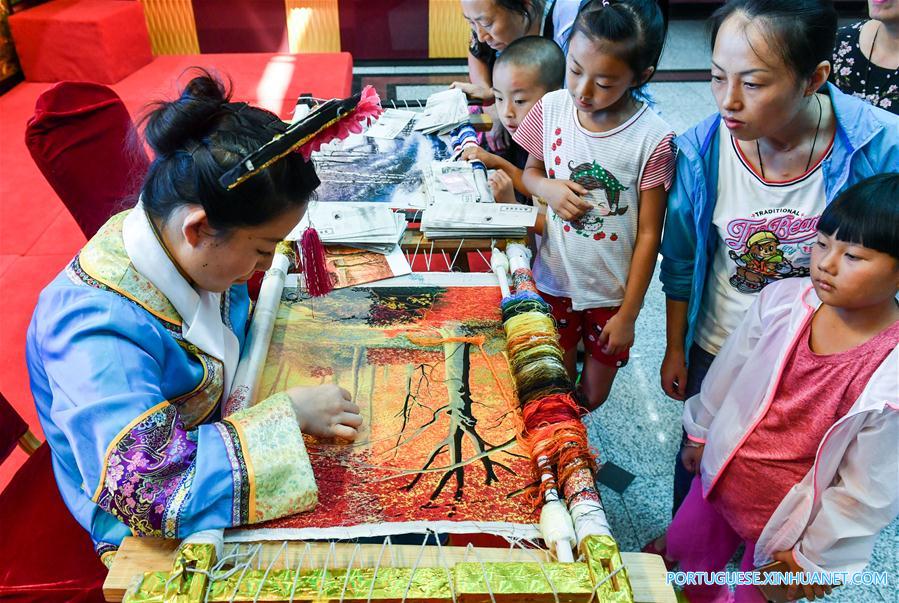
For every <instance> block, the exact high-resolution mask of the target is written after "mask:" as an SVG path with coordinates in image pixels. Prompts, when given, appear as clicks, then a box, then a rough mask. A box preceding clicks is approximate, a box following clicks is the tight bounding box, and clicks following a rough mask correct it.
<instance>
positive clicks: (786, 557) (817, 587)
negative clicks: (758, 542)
mask: <svg viewBox="0 0 899 603" xmlns="http://www.w3.org/2000/svg"><path fill="white" fill-rule="evenodd" d="M772 557H773V558H774V560H775V561H782V562H783V563H786V564H787V566H789V568H790V571H791V572H793V573H794V574H802V573H805V571H806V570H804V569H803V568H802V566H800V565H799V564H798V563H796V558H795V557H794V556H793V549H789V550H786V551H778V552H776V553H774V554H773V555H772ZM800 588H801V589H802V593H803V594H804V595H805V598H806V599H808V600H809V601H814V600H815V599H816V598H818V597H823V596H824V595H829V594H830V591H831V590H833V589H832V588H831V587H830V586H828V585H824V584H791V585H789V586H788V587H787V597H788V598H789V599H790V600H791V601H793V600H795V599H798V598H799V597H801V596H802V595H800V594H799V589H800Z"/></svg>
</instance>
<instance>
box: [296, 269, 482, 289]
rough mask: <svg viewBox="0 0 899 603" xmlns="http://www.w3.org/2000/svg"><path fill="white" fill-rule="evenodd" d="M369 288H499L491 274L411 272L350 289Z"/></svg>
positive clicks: (297, 282)
mask: <svg viewBox="0 0 899 603" xmlns="http://www.w3.org/2000/svg"><path fill="white" fill-rule="evenodd" d="M299 277H300V275H299V274H288V275H287V280H286V281H285V283H284V287H285V289H286V288H294V289H295V288H296V287H297V286H298V284H299ZM369 287H371V288H377V287H499V281H498V280H497V278H496V275H495V274H493V273H492V272H474V273H472V272H413V273H411V274H406V275H404V276H395V277H393V278H388V279H385V280H383V281H376V282H373V283H364V284H362V285H356V286H355V287H352V288H361V289H365V288H369ZM348 288H350V287H348Z"/></svg>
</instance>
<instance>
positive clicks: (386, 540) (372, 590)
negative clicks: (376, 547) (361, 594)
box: [366, 536, 393, 603]
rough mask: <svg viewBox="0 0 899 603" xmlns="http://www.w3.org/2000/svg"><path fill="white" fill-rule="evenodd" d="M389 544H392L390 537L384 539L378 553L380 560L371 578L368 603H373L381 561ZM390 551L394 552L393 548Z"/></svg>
mask: <svg viewBox="0 0 899 603" xmlns="http://www.w3.org/2000/svg"><path fill="white" fill-rule="evenodd" d="M388 544H390V536H387V537H386V538H384V541H383V542H382V543H381V551H380V552H379V553H378V560H377V561H376V562H375V572H374V574H372V576H371V586H370V587H369V589H368V598H367V599H366V603H371V595H372V593H374V592H375V579H376V578H377V577H378V570H379V569H381V559H383V557H384V549H385V548H387V545H388ZM390 550H391V552H392V551H393V547H390Z"/></svg>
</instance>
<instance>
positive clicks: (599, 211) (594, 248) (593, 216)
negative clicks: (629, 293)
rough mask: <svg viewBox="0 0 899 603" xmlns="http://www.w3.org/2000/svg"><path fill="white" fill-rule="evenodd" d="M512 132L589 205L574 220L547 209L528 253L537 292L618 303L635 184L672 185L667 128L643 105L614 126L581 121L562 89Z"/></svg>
mask: <svg viewBox="0 0 899 603" xmlns="http://www.w3.org/2000/svg"><path fill="white" fill-rule="evenodd" d="M513 138H514V139H515V142H517V143H518V144H520V145H521V146H522V147H523V148H524V149H525V150H527V151H528V153H530V154H531V155H533V156H534V157H535V158H537V159H540V160H541V161H543V163H544V164H545V165H546V175H547V177H549V178H557V179H564V180H573V181H575V182H577V183H579V184H581V185H582V186H584V187H585V188H586V189H588V190H589V191H590V193H589V194H588V195H587V196H586V197H585V198H586V200H587V201H589V202H590V203H591V204H592V205H593V209H591V210H590V211H588V212H587V213H586V214H585V215H584V216H582V217H581V218H579V219H577V220H572V221H567V220H563V219H562V218H560V217H559V216H558V215H556V214H555V212H554V211H553V210H552V208H551V207H548V208H547V210H546V228H545V229H544V234H543V237H542V239H541V241H540V246H539V248H538V250H537V257H536V259H535V260H534V280H535V281H536V283H537V288H538V289H539V290H540V291H543V292H544V293H549V294H550V295H555V296H557V297H567V298H570V299H571V302H572V307H573V309H575V310H585V309H589V308H604V307H614V306H619V305H621V302H622V301H623V299H624V291H625V285H626V284H627V276H628V272H629V271H630V265H631V257H632V256H633V251H634V245H635V243H636V239H637V215H638V201H639V198H640V195H639V191H641V190H647V189H650V188H655V187H657V186H659V185H664V186H665V188H666V189H668V188H669V187H670V186H671V179H672V176H673V174H674V146H673V142H672V141H673V139H674V133H673V132H672V131H671V127H670V126H669V125H668V124H666V123H665V122H664V121H663V120H662V118H660V117H659V116H658V115H656V113H655V112H653V111H652V109H650V108H649V107H648V106H647V105H643V106H642V107H641V108H640V109H638V110H637V112H636V113H635V114H634V115H633V116H632V117H631V118H630V119H628V120H627V121H626V122H625V123H623V124H621V125H620V126H618V127H617V128H615V129H613V130H609V131H607V132H590V131H589V130H586V129H585V128H584V127H583V126H581V124H580V122H579V121H578V117H577V109H576V107H575V105H574V103H573V102H572V99H571V94H570V93H569V92H568V91H567V90H557V91H555V92H550V93H548V94H547V95H546V96H544V97H543V98H542V99H541V100H540V101H538V102H537V104H535V105H534V107H533V108H532V109H531V110H530V111H529V112H528V114H527V117H525V119H524V120H523V121H522V122H521V125H520V126H519V127H518V130H516V132H515V134H514V136H513Z"/></svg>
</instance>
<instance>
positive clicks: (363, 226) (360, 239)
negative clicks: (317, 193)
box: [288, 203, 406, 254]
mask: <svg viewBox="0 0 899 603" xmlns="http://www.w3.org/2000/svg"><path fill="white" fill-rule="evenodd" d="M309 226H312V227H314V228H315V230H317V231H318V236H319V237H321V240H322V243H324V244H325V245H344V246H347V247H355V248H356V249H365V250H368V251H375V252H377V253H383V254H387V253H390V252H392V251H394V249H395V248H396V247H397V245H398V244H399V243H400V241H401V240H402V238H403V233H404V232H405V231H406V218H405V216H404V215H403V214H401V213H394V212H392V211H391V210H390V208H388V207H385V206H384V205H372V204H362V203H340V204H336V203H312V204H311V205H310V206H309V209H308V210H307V211H306V215H305V216H304V217H303V220H302V221H301V222H300V224H299V225H298V226H297V227H296V228H295V229H294V230H293V232H291V234H290V235H289V236H288V238H291V239H299V238H300V237H302V235H303V231H304V230H305V229H306V228H307V227H309Z"/></svg>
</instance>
